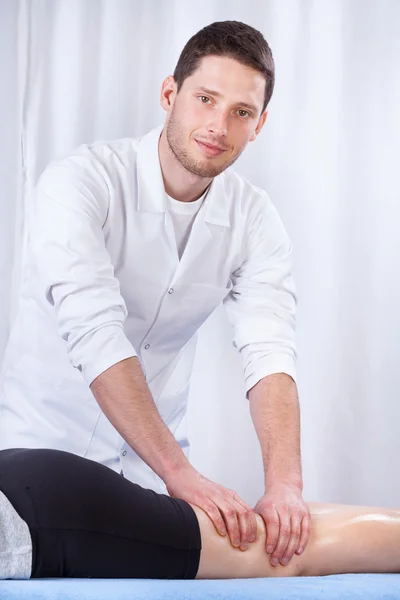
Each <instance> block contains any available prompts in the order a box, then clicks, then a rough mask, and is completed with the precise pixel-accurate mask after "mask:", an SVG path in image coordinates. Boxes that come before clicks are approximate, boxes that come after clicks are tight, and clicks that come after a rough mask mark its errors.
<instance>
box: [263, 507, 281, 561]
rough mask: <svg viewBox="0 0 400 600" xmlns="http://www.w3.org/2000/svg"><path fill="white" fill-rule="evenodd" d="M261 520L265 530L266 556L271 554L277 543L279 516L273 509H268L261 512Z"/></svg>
mask: <svg viewBox="0 0 400 600" xmlns="http://www.w3.org/2000/svg"><path fill="white" fill-rule="evenodd" d="M262 516H263V519H264V521H265V526H266V529H267V539H266V542H265V549H266V551H267V553H268V554H272V553H273V552H274V550H275V547H276V544H277V543H278V537H279V515H278V513H277V512H276V510H275V508H273V507H272V508H269V509H267V510H265V511H264V512H263V515H262Z"/></svg>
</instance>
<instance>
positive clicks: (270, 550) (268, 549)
mask: <svg viewBox="0 0 400 600" xmlns="http://www.w3.org/2000/svg"><path fill="white" fill-rule="evenodd" d="M272 550H273V547H272V546H268V548H267V552H268V554H271V552H272Z"/></svg>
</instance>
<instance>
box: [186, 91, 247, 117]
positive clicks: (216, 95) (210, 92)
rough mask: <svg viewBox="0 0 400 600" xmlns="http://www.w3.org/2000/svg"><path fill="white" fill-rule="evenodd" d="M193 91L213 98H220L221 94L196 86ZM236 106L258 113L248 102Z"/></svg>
mask: <svg viewBox="0 0 400 600" xmlns="http://www.w3.org/2000/svg"><path fill="white" fill-rule="evenodd" d="M195 89H196V90H198V91H201V92H205V93H206V94H210V96H215V97H216V98H221V97H222V94H221V93H220V92H217V91H215V90H209V89H208V88H205V87H202V86H198V87H196V88H195ZM237 104H240V106H244V107H245V108H248V109H249V110H254V112H257V111H258V108H257V107H256V106H254V104H249V103H248V102H237Z"/></svg>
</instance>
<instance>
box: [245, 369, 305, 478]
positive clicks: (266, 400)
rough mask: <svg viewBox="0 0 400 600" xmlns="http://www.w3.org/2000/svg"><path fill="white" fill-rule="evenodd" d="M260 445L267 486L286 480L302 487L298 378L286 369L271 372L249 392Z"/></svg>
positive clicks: (251, 411)
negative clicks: (272, 373) (296, 381)
mask: <svg viewBox="0 0 400 600" xmlns="http://www.w3.org/2000/svg"><path fill="white" fill-rule="evenodd" d="M248 397H249V402H250V413H251V417H252V419H253V423H254V426H255V429H256V432H257V436H258V439H259V441H260V445H261V452H262V457H263V464H264V471H265V485H266V487H267V486H269V485H271V484H272V483H274V482H275V481H280V482H282V481H285V482H288V483H292V484H294V485H298V486H299V487H300V488H301V489H302V487H303V482H302V475H301V455H300V408H299V400H298V395H297V387H296V384H295V382H294V381H293V379H292V378H291V377H289V375H286V374H285V373H277V374H274V375H268V377H264V378H263V379H261V381H259V382H258V383H257V384H256V385H255V386H254V387H253V388H252V389H251V390H250V391H249V393H248Z"/></svg>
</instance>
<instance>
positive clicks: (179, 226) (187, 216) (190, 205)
mask: <svg viewBox="0 0 400 600" xmlns="http://www.w3.org/2000/svg"><path fill="white" fill-rule="evenodd" d="M208 190H209V187H208V188H207V189H206V191H205V192H204V194H203V195H202V196H201V197H200V198H198V200H194V201H193V202H181V201H180V200H175V199H174V198H171V196H168V194H167V203H168V210H169V213H170V215H171V219H172V223H173V225H174V231H175V238H176V246H177V249H178V256H179V260H180V259H181V257H182V254H183V252H184V250H185V247H186V244H187V241H188V239H189V235H190V231H191V229H192V226H193V223H194V220H195V218H196V215H197V213H198V212H199V210H200V208H201V205H202V204H203V202H204V199H205V197H206V196H207V192H208Z"/></svg>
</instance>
